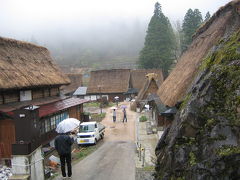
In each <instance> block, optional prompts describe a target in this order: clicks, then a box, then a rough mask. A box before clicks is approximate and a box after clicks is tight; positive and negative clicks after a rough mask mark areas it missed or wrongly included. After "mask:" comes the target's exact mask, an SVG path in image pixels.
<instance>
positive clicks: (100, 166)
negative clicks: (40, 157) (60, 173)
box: [56, 141, 135, 180]
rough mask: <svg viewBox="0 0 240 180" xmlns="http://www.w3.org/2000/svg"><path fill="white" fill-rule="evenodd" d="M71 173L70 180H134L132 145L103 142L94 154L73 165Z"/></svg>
mask: <svg viewBox="0 0 240 180" xmlns="http://www.w3.org/2000/svg"><path fill="white" fill-rule="evenodd" d="M72 171H73V175H72V180H134V179H135V161H134V143H133V142H131V141H112V142H104V143H103V145H102V146H101V147H99V148H98V149H97V150H96V151H95V152H94V153H92V154H91V155H89V156H88V157H86V158H85V159H83V160H82V161H80V162H79V163H77V164H75V165H73V169H72ZM56 179H57V180H60V179H61V178H60V177H58V178H56Z"/></svg>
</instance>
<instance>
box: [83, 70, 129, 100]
mask: <svg viewBox="0 0 240 180" xmlns="http://www.w3.org/2000/svg"><path fill="white" fill-rule="evenodd" d="M129 81H130V69H110V70H98V71H92V72H91V76H90V82H89V84H88V88H87V95H88V96H89V97H90V99H91V100H97V99H100V98H106V99H107V100H108V101H114V97H116V96H118V97H119V100H120V101H123V100H124V99H125V98H126V96H125V95H124V93H125V92H127V91H128V88H129Z"/></svg>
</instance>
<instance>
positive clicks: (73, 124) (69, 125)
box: [56, 118, 80, 133]
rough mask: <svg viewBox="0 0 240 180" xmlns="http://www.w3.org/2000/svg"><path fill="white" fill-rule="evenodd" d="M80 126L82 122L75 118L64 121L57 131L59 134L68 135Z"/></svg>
mask: <svg viewBox="0 0 240 180" xmlns="http://www.w3.org/2000/svg"><path fill="white" fill-rule="evenodd" d="M79 124H80V121H79V120H77V119H75V118H68V119H64V120H63V121H61V122H60V123H59V124H58V125H57V128H56V131H57V132H58V133H67V132H70V131H72V130H74V129H75V128H77V127H78V126H79Z"/></svg>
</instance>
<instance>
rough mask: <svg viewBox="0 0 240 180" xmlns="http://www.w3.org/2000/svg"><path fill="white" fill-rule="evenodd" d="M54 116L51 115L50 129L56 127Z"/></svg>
mask: <svg viewBox="0 0 240 180" xmlns="http://www.w3.org/2000/svg"><path fill="white" fill-rule="evenodd" d="M55 119H56V116H53V117H51V130H53V129H55V128H56V121H55Z"/></svg>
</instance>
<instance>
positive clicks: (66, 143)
mask: <svg viewBox="0 0 240 180" xmlns="http://www.w3.org/2000/svg"><path fill="white" fill-rule="evenodd" d="M73 142H74V139H73V137H72V135H70V132H68V133H64V134H59V135H58V136H57V137H56V139H55V141H54V145H55V149H56V150H57V152H58V154H59V157H60V162H61V171H62V176H63V179H65V178H66V171H65V163H67V175H68V177H69V178H71V176H72V165H71V160H72V157H71V146H72V144H73Z"/></svg>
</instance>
